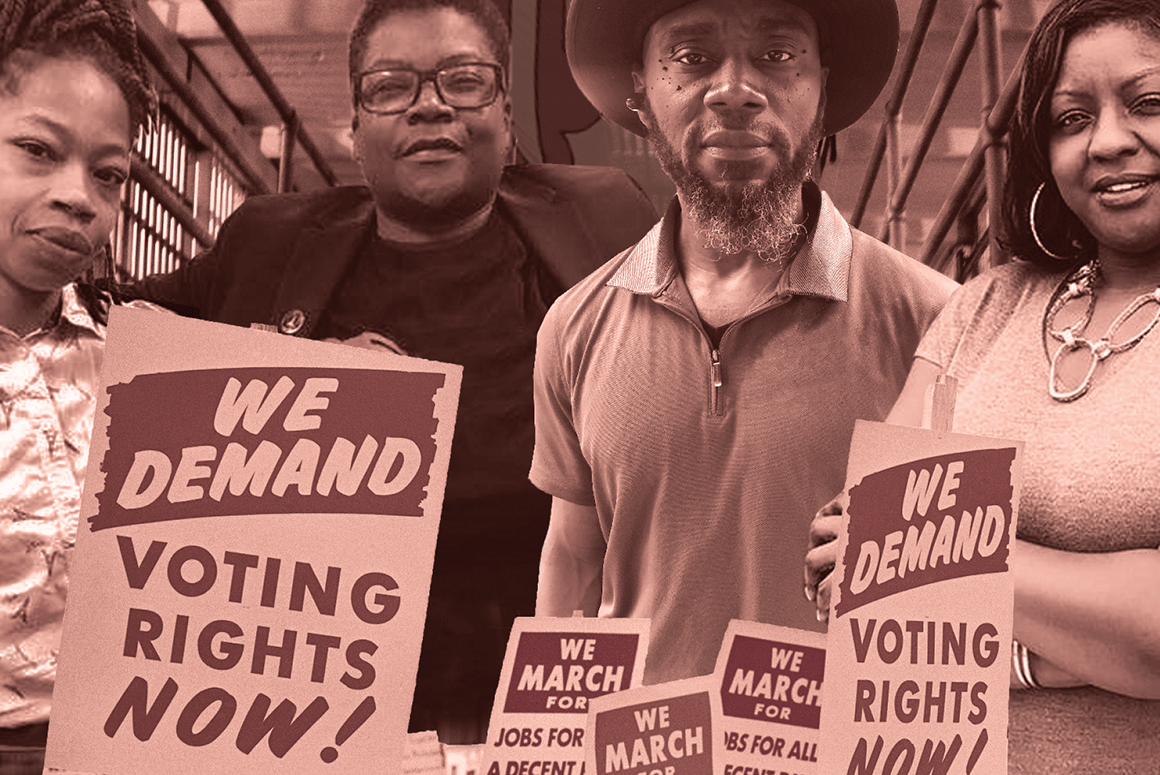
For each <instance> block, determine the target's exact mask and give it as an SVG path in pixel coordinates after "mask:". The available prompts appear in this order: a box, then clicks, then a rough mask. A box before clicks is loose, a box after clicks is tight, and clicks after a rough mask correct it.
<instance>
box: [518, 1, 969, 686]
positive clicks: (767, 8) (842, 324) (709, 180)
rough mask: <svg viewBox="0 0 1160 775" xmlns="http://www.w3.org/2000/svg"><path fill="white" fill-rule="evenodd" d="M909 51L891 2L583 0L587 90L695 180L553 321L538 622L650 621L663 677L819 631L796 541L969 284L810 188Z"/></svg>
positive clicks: (581, 66) (579, 20) (576, 66)
mask: <svg viewBox="0 0 1160 775" xmlns="http://www.w3.org/2000/svg"><path fill="white" fill-rule="evenodd" d="M897 41H898V11H897V8H896V7H895V4H894V2H893V0H792V1H789V0H700V1H699V2H692V3H690V2H689V1H688V0H659V2H642V1H639V0H638V1H635V2H633V1H631V0H630V1H626V2H621V3H617V4H612V5H611V6H610V5H609V4H608V3H602V2H600V0H572V4H571V6H570V8H569V14H568V27H567V32H566V42H567V48H568V56H569V62H570V63H571V66H572V71H573V74H574V75H575V77H576V81H577V83H578V84H579V85H580V88H581V89H582V90H583V91H584V93H585V95H586V96H587V97H588V99H589V100H590V101H591V102H592V103H593V104H594V105H596V107H597V108H599V109H600V111H601V112H602V113H603V114H604V115H605V116H606V117H608V118H609V119H611V120H613V121H615V122H616V123H618V124H620V125H621V126H624V127H625V128H627V129H629V130H631V131H633V132H636V133H637V134H640V135H642V136H645V137H647V138H649V140H650V141H651V142H652V144H653V147H654V149H655V150H656V153H657V155H658V156H659V158H660V160H661V163H662V165H663V167H664V169H665V171H666V172H667V173H668V174H669V176H670V177H671V178H672V179H673V182H674V183H675V184H676V187H677V196H676V198H675V199H674V200H673V202H672V204H671V205H670V206H669V209H668V211H667V212H666V214H665V216H664V218H663V219H662V220H661V222H660V223H659V224H658V225H657V226H656V227H654V228H653V230H652V231H651V232H649V234H648V235H647V236H646V237H645V238H644V239H643V240H641V241H640V242H639V243H638V244H637V245H636V246H635V247H634V248H631V249H630V250H627V251H625V252H624V253H622V254H621V255H619V256H618V257H616V258H615V259H613V260H612V261H610V262H609V263H607V264H606V265H605V266H604V267H602V268H601V269H600V270H599V271H597V272H596V273H595V274H593V275H592V276H591V277H589V278H587V279H586V280H584V281H583V282H581V283H580V284H578V285H577V286H576V287H574V288H573V289H572V290H571V291H569V292H567V293H565V294H564V295H563V296H562V297H561V298H560V299H559V301H558V302H557V303H556V304H555V306H554V307H553V308H552V310H550V311H549V313H548V316H547V317H546V318H545V320H544V324H543V326H542V328H541V330H540V334H539V340H538V345H537V352H536V384H535V391H536V392H535V398H536V449H535V454H534V457H533V463H532V470H531V479H532V481H533V482H534V483H535V484H536V485H537V486H539V487H540V488H541V489H542V490H544V491H546V492H548V493H550V494H551V495H552V496H553V501H552V519H551V524H550V526H549V529H548V538H547V541H546V543H545V545H544V552H543V555H542V557H541V561H540V588H539V593H538V599H537V613H538V614H541V615H551V616H566V615H569V614H571V613H572V612H573V611H574V610H582V611H584V612H585V613H586V614H588V615H597V614H598V615H600V616H606V617H644V618H650V619H651V620H652V636H651V644H650V648H649V654H648V660H647V664H646V667H645V682H646V683H656V682H660V681H666V680H672V679H677V678H683V677H687V676H691V675H699V674H704V673H709V672H711V671H712V669H713V665H714V660H715V658H716V655H717V651H718V649H719V647H720V645H721V639H722V636H723V634H724V631H725V627H726V625H727V624H728V622H729V620H730V619H734V618H737V619H749V620H756V621H761V622H768V623H774V624H780V625H784V626H790V627H797V628H803V629H805V628H813V629H817V628H818V627H819V625H818V623H817V622H816V621H815V616H814V608H813V606H812V605H810V604H809V603H808V602H807V601H806V600H805V599H804V597H803V595H802V582H801V564H802V556H803V554H804V552H805V547H804V546H803V541H802V540H801V536H804V535H806V531H807V528H808V526H809V523H810V519H811V517H812V516H813V514H814V512H815V511H816V509H817V508H818V506H819V505H820V504H822V503H824V502H825V501H826V500H827V499H829V498H830V497H831V496H832V495H833V494H834V493H835V492H837V491H839V490H840V489H841V487H842V484H843V479H844V471H845V464H846V457H847V453H848V447H849V443H850V437H851V434H852V432H853V425H854V420H855V419H857V418H866V419H872V420H879V419H882V418H884V417H885V416H886V414H887V412H888V411H889V409H890V407H891V405H892V404H893V403H894V399H895V398H896V397H897V395H898V393H899V391H900V389H901V388H902V384H903V382H904V380H905V378H906V374H907V371H908V369H909V366H910V362H911V358H912V356H913V353H914V350H915V347H916V346H917V344H918V341H919V339H920V337H921V335H922V333H923V331H924V330H925V328H926V327H927V325H928V324H929V323H930V322H931V320H932V319H933V318H934V317H935V315H936V314H937V312H938V310H939V309H940V308H941V306H942V304H943V302H944V300H945V299H946V297H947V295H948V294H949V293H950V292H951V290H952V289H953V288H954V283H953V282H951V281H950V280H949V279H947V278H945V277H943V276H942V275H939V274H937V273H936V272H934V271H932V270H930V269H929V268H927V267H924V266H922V265H920V264H919V263H917V262H915V261H913V260H912V259H910V258H907V257H906V256H903V255H902V254H900V253H897V252H896V251H893V250H891V249H890V248H888V247H886V246H884V245H882V244H880V243H878V242H876V241H875V240H873V239H871V238H869V237H867V236H866V235H864V234H861V233H859V232H857V231H855V230H853V229H851V228H850V227H849V226H848V225H847V224H846V222H845V221H844V220H843V219H842V217H841V215H840V214H839V213H838V211H837V210H836V209H835V208H834V205H833V204H832V203H831V201H830V200H829V198H828V197H827V196H826V195H825V194H824V193H822V192H821V191H820V190H819V189H818V187H817V185H816V184H814V183H813V182H812V180H811V179H810V172H811V169H812V167H813V162H814V158H815V153H816V148H817V146H818V143H819V141H820V140H821V138H822V137H823V136H825V135H830V134H834V133H835V132H837V131H839V130H840V129H843V128H845V127H846V126H848V125H850V124H851V123H853V122H854V121H855V120H857V118H858V117H859V116H860V115H861V114H862V113H863V112H864V111H865V110H866V109H867V108H868V107H869V106H870V105H871V103H873V101H874V99H875V97H876V96H877V94H878V93H879V91H880V90H881V88H882V86H883V85H884V84H885V82H886V80H887V78H888V76H889V74H890V69H891V67H892V65H893V61H894V56H895V53H896V51H897Z"/></svg>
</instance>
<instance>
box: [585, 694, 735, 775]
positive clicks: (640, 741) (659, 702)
mask: <svg viewBox="0 0 1160 775" xmlns="http://www.w3.org/2000/svg"><path fill="white" fill-rule="evenodd" d="M717 687H718V683H717V680H716V677H715V676H712V675H704V676H698V677H697V678H686V679H684V680H681V681H669V682H668V683H663V684H653V685H652V686H642V687H639V688H636V689H629V690H627V691H624V692H619V693H617V694H609V695H605V696H604V697H597V698H596V699H594V700H592V702H591V705H590V709H589V712H588V727H587V733H586V734H587V738H586V739H587V742H586V743H585V752H584V757H585V759H584V760H585V772H586V773H589V775H610V773H617V775H713V774H714V773H715V772H719V766H718V769H714V765H715V764H717V763H718V762H719V761H720V743H719V742H718V741H717V735H718V732H717V730H718V729H720V719H721V701H720V697H719V696H717Z"/></svg>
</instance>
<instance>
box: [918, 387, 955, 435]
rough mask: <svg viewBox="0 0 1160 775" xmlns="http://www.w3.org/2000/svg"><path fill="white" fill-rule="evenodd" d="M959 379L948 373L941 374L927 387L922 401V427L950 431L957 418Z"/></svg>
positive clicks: (943, 431)
mask: <svg viewBox="0 0 1160 775" xmlns="http://www.w3.org/2000/svg"><path fill="white" fill-rule="evenodd" d="M958 387H959V381H958V380H957V379H955V378H954V377H952V376H949V375H947V374H940V375H938V377H937V378H936V379H935V381H934V384H933V385H931V386H930V387H928V388H927V389H926V396H925V398H924V399H923V402H922V427H923V428H926V429H927V430H931V431H939V432H941V433H950V432H951V427H952V426H953V425H954V419H955V392H956V391H957V390H958Z"/></svg>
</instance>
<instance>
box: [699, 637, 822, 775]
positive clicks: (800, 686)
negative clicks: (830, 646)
mask: <svg viewBox="0 0 1160 775" xmlns="http://www.w3.org/2000/svg"><path fill="white" fill-rule="evenodd" d="M825 645H826V636H825V635H823V634H822V633H820V632H809V631H807V630H794V629H790V628H788V627H778V626H776V625H772V624H758V623H756V622H746V621H741V620H739V619H734V620H733V621H731V622H730V623H729V628H728V629H727V630H726V631H725V642H724V643H723V644H722V646H721V653H720V654H719V655H718V657H717V669H716V670H714V672H713V675H714V677H715V678H716V680H717V690H718V692H719V693H720V695H721V737H720V739H721V743H722V746H721V749H720V750H721V751H722V753H721V759H722V761H723V762H724V767H723V768H718V771H720V772H723V773H724V775H812V773H816V772H819V770H818V768H817V767H818V765H817V762H818V728H819V725H820V722H821V708H822V679H823V677H824V675H825V668H826V648H825Z"/></svg>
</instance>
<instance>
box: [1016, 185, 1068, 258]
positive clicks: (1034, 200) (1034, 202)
mask: <svg viewBox="0 0 1160 775" xmlns="http://www.w3.org/2000/svg"><path fill="white" fill-rule="evenodd" d="M1046 185H1047V184H1046V183H1040V184H1039V188H1037V189H1035V193H1034V194H1032V196H1031V211H1030V213H1028V217H1027V222H1028V223H1029V224H1030V225H1031V237H1032V238H1033V239H1034V240H1035V244H1036V245H1038V246H1039V249H1040V250H1042V251H1043V252H1044V253H1046V254H1047V255H1049V256H1051V257H1052V258H1054V259H1055V260H1056V261H1071V260H1073V259H1074V258H1075V256H1061V255H1059V254H1058V253H1053V252H1051V251H1050V250H1048V249H1047V246H1046V245H1044V244H1043V240H1041V239H1040V238H1039V230H1038V229H1036V228H1035V208H1036V207H1038V206H1039V195H1040V194H1041V193H1043V187H1044V186H1046Z"/></svg>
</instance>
